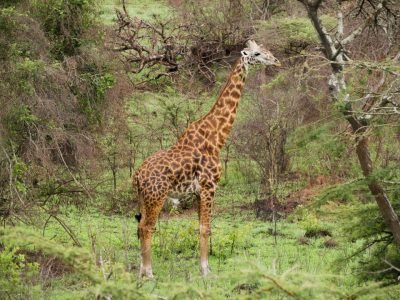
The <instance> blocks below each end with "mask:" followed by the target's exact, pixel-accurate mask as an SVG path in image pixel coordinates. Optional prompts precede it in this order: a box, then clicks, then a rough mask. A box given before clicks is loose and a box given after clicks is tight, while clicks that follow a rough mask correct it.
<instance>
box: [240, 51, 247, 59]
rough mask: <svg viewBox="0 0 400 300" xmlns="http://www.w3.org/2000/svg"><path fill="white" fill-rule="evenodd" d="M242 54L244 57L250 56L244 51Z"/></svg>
mask: <svg viewBox="0 0 400 300" xmlns="http://www.w3.org/2000/svg"><path fill="white" fill-rule="evenodd" d="M240 53H242V55H243V56H244V57H246V56H249V54H248V53H247V51H244V50H242V51H241V52H240Z"/></svg>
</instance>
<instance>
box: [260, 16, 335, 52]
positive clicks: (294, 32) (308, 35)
mask: <svg viewBox="0 0 400 300" xmlns="http://www.w3.org/2000/svg"><path fill="white" fill-rule="evenodd" d="M321 19H322V23H323V24H324V25H325V26H327V27H328V28H332V27H334V26H335V22H336V19H335V18H333V17H331V16H328V15H324V16H322V18H321ZM258 27H259V30H260V32H259V33H258V34H257V35H263V36H265V35H267V36H273V37H274V38H273V43H274V44H276V45H277V46H278V47H281V48H284V49H288V48H293V47H294V48H300V49H303V48H305V47H307V46H309V45H316V44H318V43H319V39H318V36H317V33H316V32H315V29H314V27H313V26H312V24H311V21H310V19H309V18H306V17H296V18H293V17H274V18H271V19H270V20H267V21H260V22H259V24H258ZM260 38H261V36H260ZM270 40H271V38H270Z"/></svg>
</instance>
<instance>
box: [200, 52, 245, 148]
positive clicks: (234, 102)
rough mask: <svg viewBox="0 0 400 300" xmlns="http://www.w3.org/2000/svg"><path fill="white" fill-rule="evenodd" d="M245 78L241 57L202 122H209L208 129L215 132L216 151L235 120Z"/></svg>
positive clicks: (242, 58) (223, 141) (222, 143)
mask: <svg viewBox="0 0 400 300" xmlns="http://www.w3.org/2000/svg"><path fill="white" fill-rule="evenodd" d="M246 76H247V62H246V61H245V58H244V57H241V58H240V59H239V60H238V61H237V62H236V64H235V66H234V67H233V70H232V72H231V74H230V76H229V78H228V80H227V82H226V84H225V86H224V88H223V89H222V91H221V93H220V95H219V97H218V99H217V101H216V102H215V104H214V105H213V107H212V108H211V110H210V112H209V113H208V114H207V115H206V116H205V117H204V118H203V120H204V122H209V123H210V125H212V126H210V127H212V129H213V130H215V131H216V132H217V141H216V143H215V144H216V146H217V147H218V149H221V148H222V146H223V145H224V143H225V141H226V139H227V137H228V135H229V133H230V131H231V129H232V126H233V123H234V121H235V119H236V111H237V108H238V105H239V102H240V98H241V96H242V91H243V87H244V83H245V80H246ZM210 129H211V128H210Z"/></svg>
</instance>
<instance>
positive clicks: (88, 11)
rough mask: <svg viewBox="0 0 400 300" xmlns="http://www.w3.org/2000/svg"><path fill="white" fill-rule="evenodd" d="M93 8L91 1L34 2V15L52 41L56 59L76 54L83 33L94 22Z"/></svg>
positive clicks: (94, 6) (94, 4)
mask: <svg viewBox="0 0 400 300" xmlns="http://www.w3.org/2000/svg"><path fill="white" fill-rule="evenodd" d="M95 8H96V3H95V1H93V0H50V1H47V0H46V1H44V0H36V2H35V9H36V14H37V16H38V17H39V18H40V19H41V21H42V23H43V28H44V30H45V31H46V33H47V34H48V36H49V37H50V39H51V40H52V41H53V50H52V52H53V54H54V56H55V57H56V58H58V59H62V57H63V56H64V55H67V56H71V55H75V54H77V53H78V49H79V47H80V46H81V45H82V41H83V39H84V37H83V35H84V32H85V31H86V30H87V29H88V28H89V27H90V26H92V25H93V24H94V22H95V17H96V10H95Z"/></svg>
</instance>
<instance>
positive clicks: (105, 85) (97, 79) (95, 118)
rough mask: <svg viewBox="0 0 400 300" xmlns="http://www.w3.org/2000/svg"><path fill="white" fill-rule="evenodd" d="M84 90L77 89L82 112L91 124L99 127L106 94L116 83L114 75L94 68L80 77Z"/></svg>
mask: <svg viewBox="0 0 400 300" xmlns="http://www.w3.org/2000/svg"><path fill="white" fill-rule="evenodd" d="M80 79H81V83H82V84H83V85H84V88H79V87H77V90H78V93H79V95H78V97H79V104H80V110H81V111H82V112H83V113H84V114H85V115H86V117H87V119H88V122H89V124H92V125H99V124H100V123H101V115H100V112H101V105H102V104H103V101H104V99H105V94H106V91H107V90H108V89H110V88H111V87H112V86H113V85H114V83H115V78H114V75H113V74H111V73H109V72H107V71H105V70H104V71H103V70H101V69H98V68H96V67H93V68H91V69H89V71H87V72H85V73H83V74H82V75H81V76H80Z"/></svg>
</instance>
